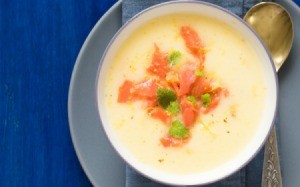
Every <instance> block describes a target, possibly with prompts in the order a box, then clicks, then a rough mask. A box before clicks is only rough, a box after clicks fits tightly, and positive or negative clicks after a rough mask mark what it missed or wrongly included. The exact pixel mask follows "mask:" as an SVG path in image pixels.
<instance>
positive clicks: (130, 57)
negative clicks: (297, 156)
mask: <svg viewBox="0 0 300 187" xmlns="http://www.w3.org/2000/svg"><path fill="white" fill-rule="evenodd" d="M198 48H199V49H198ZM154 61H155V62H154ZM165 61H167V62H168V64H167V66H166V64H163V63H164V62H165ZM155 63H157V64H155ZM161 63H162V64H161ZM189 73H190V74H189ZM193 73H194V74H193ZM172 81H173V82H172ZM197 81H198V82H197ZM201 81H204V83H203V82H201ZM170 82H171V83H170ZM174 84H175V86H174ZM196 85H198V87H197V88H196ZM164 89H165V90H164ZM199 89H200V91H199ZM104 90H105V97H106V98H105V100H106V109H107V110H108V114H109V119H110V122H111V124H112V125H113V128H114V130H115V133H116V134H117V136H118V138H119V141H120V142H121V143H122V144H124V146H125V147H126V148H128V150H130V152H131V153H132V156H133V157H135V158H136V159H138V160H139V161H141V162H142V163H144V164H146V165H148V166H150V167H153V168H156V169H159V170H161V171H166V172H169V173H174V174H189V173H193V172H195V171H197V172H201V171H207V170H210V169H214V168H216V167H217V166H219V165H221V164H224V163H226V162H227V161H229V160H230V159H232V158H234V157H235V156H236V155H237V154H239V153H240V152H241V150H242V149H243V148H244V147H245V146H246V145H247V143H248V142H250V140H251V138H252V137H253V136H254V133H255V131H256V129H257V128H258V123H259V120H260V118H261V114H262V112H263V108H264V104H265V94H266V87H265V80H264V76H263V72H262V67H261V65H260V61H259V59H258V56H257V55H256V54H255V52H254V50H253V49H252V48H251V47H250V46H249V44H248V43H247V42H246V41H245V40H244V38H243V37H242V36H240V35H239V34H238V33H237V32H235V31H234V30H233V29H232V28H230V27H229V26H228V25H226V24H224V23H222V22H219V21H217V20H214V19H212V18H207V17H202V16H199V15H193V14H176V15H167V16H163V17H159V18H156V19H153V20H151V21H149V22H147V23H145V24H143V25H142V26H141V27H140V28H138V29H137V30H136V31H134V32H133V34H132V35H130V36H129V37H128V38H127V39H126V41H125V42H124V43H123V44H122V46H121V47H120V49H119V50H118V52H117V54H116V56H115V57H114V59H113V62H112V65H111V68H110V72H109V74H108V77H107V79H106V83H105V89H104ZM138 91H141V92H138ZM137 92H138V93H137ZM159 92H161V94H162V95H163V94H165V93H166V92H168V93H167V94H166V95H167V96H165V95H163V96H162V97H163V98H158V97H160V96H158V95H160V93H159ZM136 93H137V94H136ZM174 93H175V97H173V96H174ZM124 94H125V95H124ZM126 94H127V95H126ZM143 94H144V95H143ZM168 97H171V99H170V98H168ZM166 98H167V99H166ZM159 99H161V100H162V101H160V100H159ZM164 99H166V100H164ZM184 102H186V103H187V105H185V104H183V103H184ZM188 107H190V108H188ZM171 128H172V130H170V129H171Z"/></svg>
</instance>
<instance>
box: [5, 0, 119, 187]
mask: <svg viewBox="0 0 300 187" xmlns="http://www.w3.org/2000/svg"><path fill="white" fill-rule="evenodd" d="M115 2H116V0H42V1H40V0H26V1H20V0H0V170H1V172H0V186H1V187H2V186H72V187H73V186H74V187H75V186H91V183H90V182H89V180H88V178H87V177H86V175H85V173H84V172H83V169H82V168H81V166H80V164H79V161H78V159H77V156H76V154H75V151H74V147H73V145H72V140H71V136H70V131H69V126H68V115H67V101H68V89H69V83H70V78H71V74H72V70H73V67H74V64H75V61H76V57H77V55H78V53H79V51H80V48H81V46H82V44H83V42H84V40H85V38H86V37H87V36H88V34H89V32H90V31H91V29H92V28H93V26H94V25H95V24H96V22H97V21H98V20H99V18H100V17H101V16H102V15H103V14H104V13H105V12H106V11H107V10H108V9H109V8H110V7H111V6H112V5H113V4H114V3H115Z"/></svg>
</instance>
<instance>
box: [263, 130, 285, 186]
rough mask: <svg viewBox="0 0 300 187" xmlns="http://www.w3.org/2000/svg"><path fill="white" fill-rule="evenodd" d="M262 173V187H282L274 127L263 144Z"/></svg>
mask: <svg viewBox="0 0 300 187" xmlns="http://www.w3.org/2000/svg"><path fill="white" fill-rule="evenodd" d="M264 154H265V155H264V163H263V173H262V184H261V186H262V187H275V186H276V187H282V179H281V171H280V161H279V154H278V145H277V137H276V127H275V125H274V127H273V128H272V130H271V133H270V135H269V137H268V139H267V141H266V144H265V153H264Z"/></svg>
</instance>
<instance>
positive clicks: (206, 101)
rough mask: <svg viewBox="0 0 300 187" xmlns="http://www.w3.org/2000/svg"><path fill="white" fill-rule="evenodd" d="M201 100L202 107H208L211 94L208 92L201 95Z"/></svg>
mask: <svg viewBox="0 0 300 187" xmlns="http://www.w3.org/2000/svg"><path fill="white" fill-rule="evenodd" d="M201 101H202V104H203V106H204V107H208V106H209V104H210V102H211V96H210V94H209V93H206V94H203V95H201Z"/></svg>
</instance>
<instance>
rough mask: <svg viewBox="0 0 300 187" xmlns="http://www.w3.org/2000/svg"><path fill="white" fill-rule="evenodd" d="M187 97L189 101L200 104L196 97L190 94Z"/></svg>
mask: <svg viewBox="0 0 300 187" xmlns="http://www.w3.org/2000/svg"><path fill="white" fill-rule="evenodd" d="M186 99H187V100H188V101H191V102H192V103H193V104H194V105H198V102H197V99H196V97H194V96H192V95H190V96H187V97H186Z"/></svg>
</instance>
